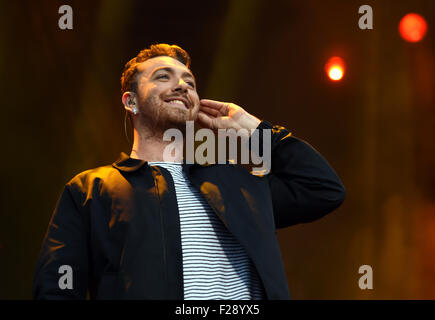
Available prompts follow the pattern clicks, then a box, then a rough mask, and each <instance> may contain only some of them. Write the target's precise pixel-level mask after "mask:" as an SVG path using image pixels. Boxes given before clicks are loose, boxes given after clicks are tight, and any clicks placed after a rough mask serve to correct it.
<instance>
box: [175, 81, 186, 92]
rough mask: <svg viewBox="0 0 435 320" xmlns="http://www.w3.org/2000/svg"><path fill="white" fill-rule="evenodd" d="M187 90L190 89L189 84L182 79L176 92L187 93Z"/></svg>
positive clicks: (176, 87)
mask: <svg viewBox="0 0 435 320" xmlns="http://www.w3.org/2000/svg"><path fill="white" fill-rule="evenodd" d="M187 88H188V84H187V83H186V82H185V81H184V80H183V79H182V78H180V80H178V83H177V85H176V86H175V88H174V91H178V92H179V91H181V92H187Z"/></svg>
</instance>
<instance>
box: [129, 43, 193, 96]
mask: <svg viewBox="0 0 435 320" xmlns="http://www.w3.org/2000/svg"><path fill="white" fill-rule="evenodd" d="M158 56H168V57H171V58H174V59H177V60H178V61H180V62H181V63H182V64H184V65H185V66H186V67H188V68H190V56H189V54H188V53H187V52H186V51H185V50H184V49H182V48H180V47H179V46H177V45H169V44H166V43H158V44H153V45H151V46H150V47H149V48H146V49H143V50H142V51H140V52H139V54H138V55H137V56H136V57H134V58H133V59H131V60H130V61H129V62H127V63H126V64H125V66H124V71H123V72H122V76H121V93H124V92H126V91H133V92H136V91H137V79H136V75H137V66H138V65H139V64H140V63H142V62H144V61H146V60H148V59H151V58H154V57H158Z"/></svg>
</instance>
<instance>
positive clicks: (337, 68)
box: [325, 57, 345, 81]
mask: <svg viewBox="0 0 435 320" xmlns="http://www.w3.org/2000/svg"><path fill="white" fill-rule="evenodd" d="M325 71H326V74H327V75H328V77H329V79H331V80H332V81H339V80H341V79H342V78H343V76H344V71H345V65H344V60H343V59H342V58H340V57H332V58H331V59H329V60H328V62H327V63H326V65H325Z"/></svg>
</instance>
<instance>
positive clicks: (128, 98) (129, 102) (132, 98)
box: [121, 91, 139, 114]
mask: <svg viewBox="0 0 435 320" xmlns="http://www.w3.org/2000/svg"><path fill="white" fill-rule="evenodd" d="M121 100H122V104H123V105H124V108H125V110H127V111H128V112H130V113H133V114H135V113H134V112H133V109H134V110H136V112H137V111H139V110H138V107H137V100H136V94H135V93H134V92H131V91H126V92H124V93H123V95H122V99H121Z"/></svg>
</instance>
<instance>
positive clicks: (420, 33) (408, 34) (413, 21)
mask: <svg viewBox="0 0 435 320" xmlns="http://www.w3.org/2000/svg"><path fill="white" fill-rule="evenodd" d="M426 32H427V23H426V20H425V19H424V18H423V17H422V16H421V15H419V14H416V13H408V14H407V15H406V16H404V17H403V18H402V20H400V23H399V33H400V35H401V36H402V38H403V39H405V40H406V41H409V42H418V41H420V40H421V39H423V37H424V36H425V34H426Z"/></svg>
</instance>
